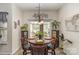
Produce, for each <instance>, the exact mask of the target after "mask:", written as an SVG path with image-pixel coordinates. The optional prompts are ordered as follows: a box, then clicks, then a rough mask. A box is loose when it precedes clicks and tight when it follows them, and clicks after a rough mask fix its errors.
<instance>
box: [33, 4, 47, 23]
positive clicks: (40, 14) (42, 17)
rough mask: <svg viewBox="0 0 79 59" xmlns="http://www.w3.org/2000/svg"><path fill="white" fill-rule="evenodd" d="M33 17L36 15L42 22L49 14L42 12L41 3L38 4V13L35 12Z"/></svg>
mask: <svg viewBox="0 0 79 59" xmlns="http://www.w3.org/2000/svg"><path fill="white" fill-rule="evenodd" d="M33 17H35V18H36V19H38V21H39V24H42V23H43V21H44V20H45V19H46V18H47V17H48V15H47V14H45V13H41V7H40V3H39V5H38V12H37V13H34V15H33Z"/></svg>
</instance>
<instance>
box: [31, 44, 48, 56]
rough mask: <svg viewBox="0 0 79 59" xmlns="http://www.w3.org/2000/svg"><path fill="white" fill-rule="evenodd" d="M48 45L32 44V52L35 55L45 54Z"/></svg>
mask: <svg viewBox="0 0 79 59" xmlns="http://www.w3.org/2000/svg"><path fill="white" fill-rule="evenodd" d="M46 49H47V46H46V45H32V53H33V54H34V55H44V54H45V53H46Z"/></svg>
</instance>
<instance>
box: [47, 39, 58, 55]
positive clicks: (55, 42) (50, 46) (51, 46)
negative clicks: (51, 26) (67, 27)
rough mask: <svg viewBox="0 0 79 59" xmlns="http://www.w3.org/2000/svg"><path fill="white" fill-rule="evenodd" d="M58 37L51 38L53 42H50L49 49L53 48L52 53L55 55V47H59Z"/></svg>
mask: <svg viewBox="0 0 79 59" xmlns="http://www.w3.org/2000/svg"><path fill="white" fill-rule="evenodd" d="M56 45H57V39H56V38H54V37H53V38H51V43H50V44H48V50H52V51H51V52H50V53H52V54H53V55H55V48H56V47H57V46H56Z"/></svg>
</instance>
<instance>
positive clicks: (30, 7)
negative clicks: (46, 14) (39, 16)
mask: <svg viewBox="0 0 79 59" xmlns="http://www.w3.org/2000/svg"><path fill="white" fill-rule="evenodd" d="M16 5H17V6H18V7H19V8H20V9H21V10H23V11H36V10H38V8H37V7H38V6H39V4H38V3H17V4H16ZM63 5H64V4H63V3H40V7H41V8H40V9H41V10H43V11H48V10H58V9H59V8H61V7H62V6H63Z"/></svg>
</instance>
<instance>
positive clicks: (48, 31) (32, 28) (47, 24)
mask: <svg viewBox="0 0 79 59" xmlns="http://www.w3.org/2000/svg"><path fill="white" fill-rule="evenodd" d="M39 30H40V25H39V23H38V21H32V22H30V37H34V36H35V33H36V32H37V31H39ZM43 31H44V38H49V37H51V26H50V22H44V25H43Z"/></svg>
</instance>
